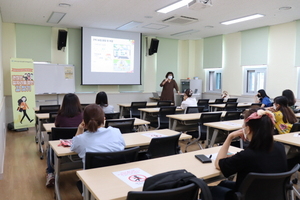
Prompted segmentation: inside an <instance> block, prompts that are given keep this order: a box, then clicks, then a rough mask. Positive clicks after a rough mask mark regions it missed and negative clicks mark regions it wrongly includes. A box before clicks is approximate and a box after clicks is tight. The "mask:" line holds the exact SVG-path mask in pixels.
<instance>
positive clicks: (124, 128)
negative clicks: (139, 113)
mask: <svg viewBox="0 0 300 200" xmlns="http://www.w3.org/2000/svg"><path fill="white" fill-rule="evenodd" d="M134 120H135V119H134V118H126V119H107V120H105V128H107V127H109V126H112V127H115V128H119V129H120V131H121V133H131V132H134V130H133V126H134Z"/></svg>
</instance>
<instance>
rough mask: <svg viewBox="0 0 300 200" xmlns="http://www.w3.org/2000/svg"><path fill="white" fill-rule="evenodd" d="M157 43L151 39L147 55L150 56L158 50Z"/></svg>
mask: <svg viewBox="0 0 300 200" xmlns="http://www.w3.org/2000/svg"><path fill="white" fill-rule="evenodd" d="M158 43H159V40H158V39H156V38H152V39H151V43H150V48H149V55H150V56H151V55H152V54H154V53H156V52H157V48H158Z"/></svg>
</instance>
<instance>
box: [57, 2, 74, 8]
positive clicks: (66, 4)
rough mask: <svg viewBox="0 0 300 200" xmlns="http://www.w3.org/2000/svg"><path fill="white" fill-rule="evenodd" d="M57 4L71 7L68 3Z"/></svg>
mask: <svg viewBox="0 0 300 200" xmlns="http://www.w3.org/2000/svg"><path fill="white" fill-rule="evenodd" d="M58 5H59V7H65V8H67V7H71V4H68V3H60V4H58Z"/></svg>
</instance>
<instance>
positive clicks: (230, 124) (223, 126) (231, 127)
mask: <svg viewBox="0 0 300 200" xmlns="http://www.w3.org/2000/svg"><path fill="white" fill-rule="evenodd" d="M243 124H244V120H243V119H238V120H228V121H220V122H209V123H204V126H207V135H206V142H205V146H208V147H212V146H213V145H214V144H215V141H216V138H217V136H218V133H219V131H220V130H223V131H227V132H231V131H235V130H238V129H241V128H242V126H243ZM211 129H213V134H212V137H211V139H210V142H209V138H210V133H211V132H212V131H211Z"/></svg>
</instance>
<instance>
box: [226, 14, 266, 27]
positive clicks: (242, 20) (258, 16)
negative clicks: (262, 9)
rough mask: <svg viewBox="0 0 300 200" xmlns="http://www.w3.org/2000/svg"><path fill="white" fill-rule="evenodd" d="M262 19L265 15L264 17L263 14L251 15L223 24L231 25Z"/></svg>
mask: <svg viewBox="0 0 300 200" xmlns="http://www.w3.org/2000/svg"><path fill="white" fill-rule="evenodd" d="M260 17H264V15H262V14H254V15H249V16H246V17H241V18H237V19H233V20H229V21H225V22H221V24H224V25H230V24H235V23H239V22H244V21H248V20H252V19H257V18H260Z"/></svg>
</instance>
